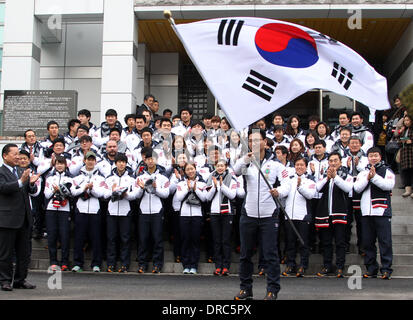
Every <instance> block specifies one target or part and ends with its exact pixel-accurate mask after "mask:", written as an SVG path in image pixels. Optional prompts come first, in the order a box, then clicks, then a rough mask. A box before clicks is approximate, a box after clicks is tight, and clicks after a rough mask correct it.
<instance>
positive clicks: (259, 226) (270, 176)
mask: <svg viewBox="0 0 413 320" xmlns="http://www.w3.org/2000/svg"><path fill="white" fill-rule="evenodd" d="M248 143H249V147H250V149H251V150H253V151H254V152H249V153H248V154H247V155H246V156H245V157H243V158H241V159H239V160H238V161H237V162H236V164H235V166H234V172H235V174H237V175H240V174H243V175H244V177H245V179H246V182H247V194H246V199H245V203H244V207H243V210H242V212H241V218H240V238H241V256H240V270H239V275H240V280H241V283H240V289H241V290H240V292H239V293H238V294H237V295H236V296H235V297H234V298H235V300H246V299H252V297H253V293H252V273H253V269H254V264H253V262H252V260H251V257H252V255H253V249H254V247H255V246H256V239H257V238H256V237H257V235H258V236H259V237H260V238H261V239H262V241H261V245H262V251H263V258H264V260H265V261H266V263H267V270H266V271H267V294H266V296H265V298H264V299H266V300H275V299H276V298H277V294H278V292H279V291H280V288H281V287H280V262H279V256H278V248H277V246H278V243H277V242H278V241H277V239H278V226H279V221H278V210H279V208H278V206H277V203H276V202H275V200H274V199H273V196H278V192H277V189H276V188H272V189H270V188H269V187H268V186H267V184H266V182H265V181H264V179H263V178H262V176H261V174H260V172H259V170H258V169H257V167H256V166H255V165H253V164H252V161H253V157H255V159H256V161H257V163H258V165H259V166H260V169H261V171H262V173H263V174H264V176H265V177H266V179H267V181H268V182H269V183H270V184H271V186H273V185H274V184H275V183H276V180H277V178H278V180H279V181H281V183H282V181H283V180H284V179H285V178H287V177H288V173H287V170H286V169H285V167H284V166H283V165H282V164H281V163H280V162H278V161H277V160H274V159H273V154H272V153H271V152H266V148H265V146H266V134H265V131H264V130H256V129H253V130H250V131H249V133H248Z"/></svg>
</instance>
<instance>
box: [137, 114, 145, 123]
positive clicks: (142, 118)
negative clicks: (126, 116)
mask: <svg viewBox="0 0 413 320" xmlns="http://www.w3.org/2000/svg"><path fill="white" fill-rule="evenodd" d="M136 119H141V120H143V122H145V123H146V117H145V116H144V115H141V114H138V115H136V116H135V120H136Z"/></svg>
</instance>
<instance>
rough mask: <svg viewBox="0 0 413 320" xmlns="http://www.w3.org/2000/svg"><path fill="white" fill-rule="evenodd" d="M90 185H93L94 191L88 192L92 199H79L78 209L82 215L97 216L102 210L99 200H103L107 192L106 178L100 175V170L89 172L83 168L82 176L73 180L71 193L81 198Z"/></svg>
mask: <svg viewBox="0 0 413 320" xmlns="http://www.w3.org/2000/svg"><path fill="white" fill-rule="evenodd" d="M88 183H93V188H92V190H88V193H89V195H90V197H89V198H88V199H87V200H83V199H82V198H81V197H79V198H78V200H77V203H76V207H77V209H78V210H79V212H81V213H90V214H96V213H98V211H99V209H100V205H99V198H103V197H104V195H105V192H106V190H107V185H106V183H105V178H104V177H103V176H102V175H101V174H100V173H99V170H98V169H96V168H95V169H94V170H92V171H87V170H86V168H82V169H81V170H80V174H79V175H78V176H76V177H75V178H73V185H72V188H71V190H70V191H71V192H72V195H73V196H74V197H77V196H80V195H81V194H83V192H84V190H85V186H86V185H87V184H88Z"/></svg>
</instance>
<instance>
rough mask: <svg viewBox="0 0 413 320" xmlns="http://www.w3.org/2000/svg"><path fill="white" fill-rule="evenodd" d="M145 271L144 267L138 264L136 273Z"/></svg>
mask: <svg viewBox="0 0 413 320" xmlns="http://www.w3.org/2000/svg"><path fill="white" fill-rule="evenodd" d="M145 271H146V270H145V268H144V267H143V266H140V267H139V269H138V271H137V272H138V273H145Z"/></svg>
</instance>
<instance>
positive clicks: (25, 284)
mask: <svg viewBox="0 0 413 320" xmlns="http://www.w3.org/2000/svg"><path fill="white" fill-rule="evenodd" d="M13 288H15V289H36V286H35V285H34V284H31V283H30V282H28V281H23V282H15V283H14V284H13Z"/></svg>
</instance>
